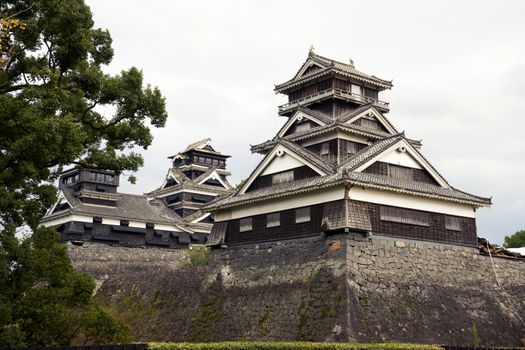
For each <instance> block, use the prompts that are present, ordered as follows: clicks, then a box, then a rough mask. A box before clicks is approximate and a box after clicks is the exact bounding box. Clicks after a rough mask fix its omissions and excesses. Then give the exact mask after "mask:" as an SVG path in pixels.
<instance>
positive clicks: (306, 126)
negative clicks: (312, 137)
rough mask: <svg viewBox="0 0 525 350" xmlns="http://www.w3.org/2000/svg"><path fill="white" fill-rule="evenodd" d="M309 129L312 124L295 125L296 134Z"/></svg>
mask: <svg viewBox="0 0 525 350" xmlns="http://www.w3.org/2000/svg"><path fill="white" fill-rule="evenodd" d="M309 129H310V123H309V122H304V123H299V124H296V125H295V132H296V133H299V132H303V131H307V130H309Z"/></svg>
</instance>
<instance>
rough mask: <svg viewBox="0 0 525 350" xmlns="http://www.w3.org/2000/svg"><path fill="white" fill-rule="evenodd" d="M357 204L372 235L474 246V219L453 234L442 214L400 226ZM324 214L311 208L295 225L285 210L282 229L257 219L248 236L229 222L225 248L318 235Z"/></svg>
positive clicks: (374, 209) (462, 223) (376, 209)
mask: <svg viewBox="0 0 525 350" xmlns="http://www.w3.org/2000/svg"><path fill="white" fill-rule="evenodd" d="M338 202H340V205H341V206H342V205H343V200H341V201H338ZM360 203H363V204H364V205H365V206H366V208H367V209H368V214H369V217H370V222H371V224H372V233H373V234H378V235H383V236H391V237H400V238H409V239H415V240H424V241H434V242H441V243H450V244H461V245H468V246H476V245H477V234H476V220H475V219H474V218H467V217H458V218H459V221H460V227H461V231H453V230H447V229H446V228H445V216H446V215H445V214H439V213H433V212H428V217H429V226H419V225H412V224H403V223H397V222H391V221H384V220H381V216H380V207H381V206H380V205H379V204H374V203H367V202H360ZM323 211H324V204H318V205H314V206H312V207H311V214H310V215H311V221H310V222H308V223H300V224H296V223H295V208H294V209H289V210H284V211H282V212H281V225H280V226H278V227H270V228H267V227H266V215H267V214H262V215H256V216H253V217H252V227H253V229H252V231H248V232H239V219H236V220H230V221H228V226H227V231H226V244H229V245H234V244H242V243H250V242H261V241H271V240H280V239H291V238H296V237H304V236H309V235H317V234H320V233H321V225H322V221H323Z"/></svg>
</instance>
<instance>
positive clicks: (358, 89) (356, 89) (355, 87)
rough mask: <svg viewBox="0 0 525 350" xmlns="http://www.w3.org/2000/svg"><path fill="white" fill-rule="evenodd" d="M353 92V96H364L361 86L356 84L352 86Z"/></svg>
mask: <svg viewBox="0 0 525 350" xmlns="http://www.w3.org/2000/svg"><path fill="white" fill-rule="evenodd" d="M351 92H352V94H356V95H362V92H361V86H359V85H355V84H352V86H351Z"/></svg>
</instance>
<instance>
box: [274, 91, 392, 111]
mask: <svg viewBox="0 0 525 350" xmlns="http://www.w3.org/2000/svg"><path fill="white" fill-rule="evenodd" d="M327 96H340V97H343V98H346V99H349V100H351V101H356V102H364V103H370V102H373V103H374V104H376V105H377V106H379V107H381V108H385V109H388V108H389V107H388V102H383V101H379V100H377V99H375V98H372V97H368V96H364V95H361V94H356V93H353V92H350V91H346V90H342V89H335V88H330V89H326V90H322V91H319V92H316V93H315V94H312V95H308V96H305V97H302V98H300V99H297V100H295V101H291V102H288V103H285V104H283V105H281V106H279V112H286V111H288V110H290V109H292V108H295V107H299V106H301V105H304V104H307V103H308V102H311V101H314V100H316V99H319V98H323V97H327Z"/></svg>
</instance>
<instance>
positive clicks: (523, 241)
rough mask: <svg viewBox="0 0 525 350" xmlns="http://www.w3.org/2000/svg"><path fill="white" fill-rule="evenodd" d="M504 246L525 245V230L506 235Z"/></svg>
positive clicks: (519, 246)
mask: <svg viewBox="0 0 525 350" xmlns="http://www.w3.org/2000/svg"><path fill="white" fill-rule="evenodd" d="M503 247H504V248H521V247H525V230H521V231H518V232H516V233H514V234H513V235H512V236H505V242H504V243H503Z"/></svg>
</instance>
